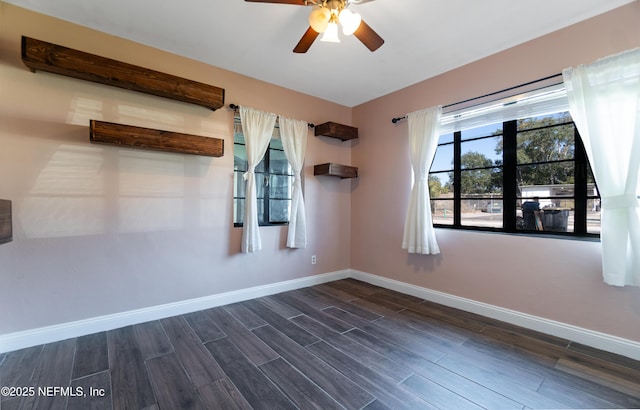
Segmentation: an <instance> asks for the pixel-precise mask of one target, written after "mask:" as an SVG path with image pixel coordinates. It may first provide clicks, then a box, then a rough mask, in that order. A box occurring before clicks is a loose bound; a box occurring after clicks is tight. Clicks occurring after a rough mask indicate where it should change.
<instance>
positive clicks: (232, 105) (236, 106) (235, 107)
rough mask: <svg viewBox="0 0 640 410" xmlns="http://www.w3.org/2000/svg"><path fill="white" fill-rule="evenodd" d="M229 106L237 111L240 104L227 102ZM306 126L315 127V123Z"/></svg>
mask: <svg viewBox="0 0 640 410" xmlns="http://www.w3.org/2000/svg"><path fill="white" fill-rule="evenodd" d="M229 108H231V109H232V110H234V111H238V109H239V108H240V106H239V105H236V104H229ZM276 121H278V119H277V118H276ZM307 126H308V127H309V128H315V124H311V123H307Z"/></svg>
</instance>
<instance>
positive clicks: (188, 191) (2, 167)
mask: <svg viewBox="0 0 640 410" xmlns="http://www.w3.org/2000/svg"><path fill="white" fill-rule="evenodd" d="M0 7H1V9H0V96H1V98H0V198H5V199H11V200H12V201H13V211H14V241H13V242H12V243H9V244H6V245H2V246H0V279H1V283H0V335H2V334H6V333H11V332H16V331H21V330H27V329H34V328H39V327H43V326H48V325H54V324H60V323H65V322H70V321H76V320H80V319H86V318H92V317H96V316H101V315H107V314H113V313H118V312H125V311H129V310H133V309H139V308H146V307H152V306H156V305H162V304H166V303H171V302H177V301H182V300H188V299H191V298H197V297H201V296H208V295H215V294H219V293H222V292H227V291H233V290H238V289H245V288H249V287H253V286H258V285H263V284H270V283H275V282H280V281H284V280H289V279H296V278H301V277H306V276H310V275H314V274H319V273H325V272H333V271H338V270H342V269H346V268H349V267H350V265H351V261H350V256H351V255H350V247H349V244H350V242H351V240H350V226H351V223H350V217H351V211H350V194H351V181H347V180H345V181H341V180H339V179H333V178H326V177H322V178H316V177H314V176H313V168H312V166H313V164H315V163H321V162H329V161H336V162H341V163H344V164H350V161H351V150H350V147H349V145H348V144H342V143H340V142H339V141H338V142H334V141H333V140H330V139H326V138H316V137H314V136H313V132H310V134H309V143H308V156H307V164H308V165H307V166H306V167H305V170H304V174H305V193H306V199H307V208H306V209H307V217H308V219H309V223H308V248H307V249H303V250H290V249H286V248H285V242H286V234H287V228H286V227H282V228H281V227H264V228H261V233H262V242H263V250H262V251H261V252H257V253H255V254H248V255H245V254H240V253H239V249H240V237H241V230H240V229H238V228H233V223H232V196H233V192H232V181H233V135H232V129H233V128H232V123H233V114H232V112H231V110H229V109H228V108H223V109H220V110H217V111H215V112H212V111H210V110H207V109H205V108H202V107H199V106H195V105H190V104H185V103H180V102H174V101H170V100H166V99H162V98H158V97H153V96H147V95H144V94H139V93H135V92H130V91H126V90H120V89H116V88H111V87H107V86H102V85H98V84H93V83H89V82H85V81H81V80H76V79H71V78H67V77H63V76H57V75H53V74H49V73H45V72H37V73H35V74H33V73H31V72H30V71H29V70H28V69H27V68H26V67H25V66H24V64H23V63H22V61H21V59H20V37H21V36H22V35H26V36H29V37H34V38H37V39H41V40H45V41H49V42H53V43H57V44H61V45H64V46H67V47H71V48H75V49H79V50H83V51H87V52H91V53H94V54H98V55H102V56H105V57H110V58H114V59H117V60H120V61H124V62H128V63H132V64H137V65H140V66H143V67H148V68H151V69H155V70H158V71H163V72H167V73H171V74H175V75H178V76H182V77H185V78H189V79H192V80H196V81H201V82H204V83H209V84H212V85H215V86H218V87H222V88H224V89H225V90H226V101H227V103H236V104H242V105H247V106H252V107H255V108H259V109H263V110H267V111H271V112H275V113H278V114H282V115H286V116H288V117H292V118H300V119H303V120H306V121H309V122H312V123H322V122H325V121H337V122H341V123H345V124H350V123H351V109H349V108H347V107H343V106H339V105H336V104H332V103H329V102H326V101H323V100H319V99H316V98H312V97H309V96H306V95H303V94H300V93H296V92H293V91H290V90H286V89H283V88H280V87H276V86H274V85H270V84H267V83H264V82H260V81H257V80H254V79H251V78H247V77H243V76H240V75H238V74H235V73H232V72H228V71H224V70H221V69H218V68H215V67H211V66H209V65H205V64H202V63H199V62H195V61H191V60H188V59H186V58H182V57H178V56H175V55H171V54H168V53H165V52H162V51H159V50H156V49H151V48H149V47H145V46H142V45H139V44H135V43H132V42H129V41H125V40H123V39H120V38H115V37H111V36H108V35H105V34H101V33H98V32H96V31H93V30H90V29H87V28H83V27H79V26H75V25H72V24H69V23H66V22H63V21H60V20H56V19H53V18H49V17H45V16H42V15H39V14H36V13H32V12H30V11H27V10H24V9H21V8H18V7H15V6H11V5H8V4H6V3H0ZM92 118H93V119H98V120H104V121H112V122H119V123H123V124H129V125H138V126H143V127H151V128H158V129H164V130H172V131H178V132H185V133H190V134H196V135H204V136H211V137H217V138H223V139H224V142H225V155H224V156H223V157H222V158H209V157H200V156H188V155H181V154H170V153H161V152H154V151H143V150H134V149H127V148H117V147H112V146H103V145H92V144H90V143H89V128H88V126H89V119H92ZM312 254H315V255H317V256H318V263H317V265H314V266H312V265H311V255H312Z"/></svg>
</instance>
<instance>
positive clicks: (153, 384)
mask: <svg viewBox="0 0 640 410" xmlns="http://www.w3.org/2000/svg"><path fill="white" fill-rule="evenodd" d="M0 385H1V386H5V387H10V388H12V392H13V393H18V392H21V393H26V394H27V396H28V397H3V398H2V401H1V406H0V407H1V408H2V410H10V409H45V408H46V409H65V408H67V409H158V408H159V409H172V410H173V409H191V408H196V409H225V410H226V409H250V408H255V409H270V410H271V409H290V408H291V409H294V408H301V409H342V408H346V409H362V408H366V409H371V410H373V409H412V410H414V409H435V408H440V409H480V408H487V409H525V408H526V409H528V408H532V409H533V408H639V407H640V363H639V362H636V361H633V360H630V359H628V358H624V357H620V356H616V355H613V354H609V353H605V352H602V351H597V350H594V349H590V348H587V347H585V346H580V345H577V344H575V343H571V342H569V341H567V340H561V339H558V338H555V337H550V336H545V335H542V334H538V333H535V332H532V331H528V330H525V329H522V328H517V327H514V326H511V325H508V324H504V323H500V322H497V321H495V320H491V319H487V318H483V317H480V316H477V315H474V314H469V313H465V312H461V311H458V310H455V309H451V308H446V307H443V306H439V305H436V304H433V303H430V302H425V301H423V300H420V299H417V298H414V297H411V296H406V295H402V294H399V293H396V292H393V291H389V290H385V289H382V288H378V287H375V286H372V285H369V284H366V283H363V282H358V281H356V280H352V279H347V280H341V281H337V282H332V283H327V284H323V285H318V286H314V287H310V288H305V289H300V290H296V291H291V292H286V293H282V294H279V295H274V296H269V297H264V298H260V299H255V300H250V301H246V302H242V303H236V304H233V305H228V306H224V307H217V308H213V309H208V310H205V311H200V312H195V313H191V314H186V315H182V316H177V317H171V318H168V319H162V320H158V321H154V322H149V323H143V324H139V325H135V326H129V327H125V328H121V329H116V330H112V331H108V332H101V333H96V334H92V335H88V336H83V337H79V338H74V339H69V340H64V341H61V342H56V343H51V344H46V345H43V346H36V347H32V348H28V349H23V350H20V351H15V352H10V353H6V354H0ZM19 388H20V389H19ZM31 391H33V395H31V393H30V392H31ZM6 393H7V391H6V390H5V391H4V392H3V394H4V395H6Z"/></svg>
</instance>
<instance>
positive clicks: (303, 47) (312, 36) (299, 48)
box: [293, 27, 320, 53]
mask: <svg viewBox="0 0 640 410" xmlns="http://www.w3.org/2000/svg"><path fill="white" fill-rule="evenodd" d="M319 35H320V33H318V32H317V31H315V30H314V29H312V28H311V27H309V28H308V29H307V31H306V32H305V33H304V35H303V36H302V38H301V39H300V41H298V44H296V46H295V47H294V48H293V52H294V53H306V52H307V50H309V47H311V44H313V42H314V41H315V40H316V38H317V37H318V36H319Z"/></svg>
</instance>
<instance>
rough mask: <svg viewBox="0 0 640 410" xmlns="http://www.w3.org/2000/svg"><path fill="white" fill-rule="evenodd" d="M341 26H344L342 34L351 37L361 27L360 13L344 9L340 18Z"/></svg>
mask: <svg viewBox="0 0 640 410" xmlns="http://www.w3.org/2000/svg"><path fill="white" fill-rule="evenodd" d="M338 19H339V20H340V24H341V25H342V33H343V34H344V35H345V36H350V35H352V34H353V33H355V31H356V30H357V29H358V27H360V23H361V22H362V17H361V16H360V14H358V13H354V12H352V11H350V10H347V9H344V10H342V11H341V12H340V16H339V17H338Z"/></svg>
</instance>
